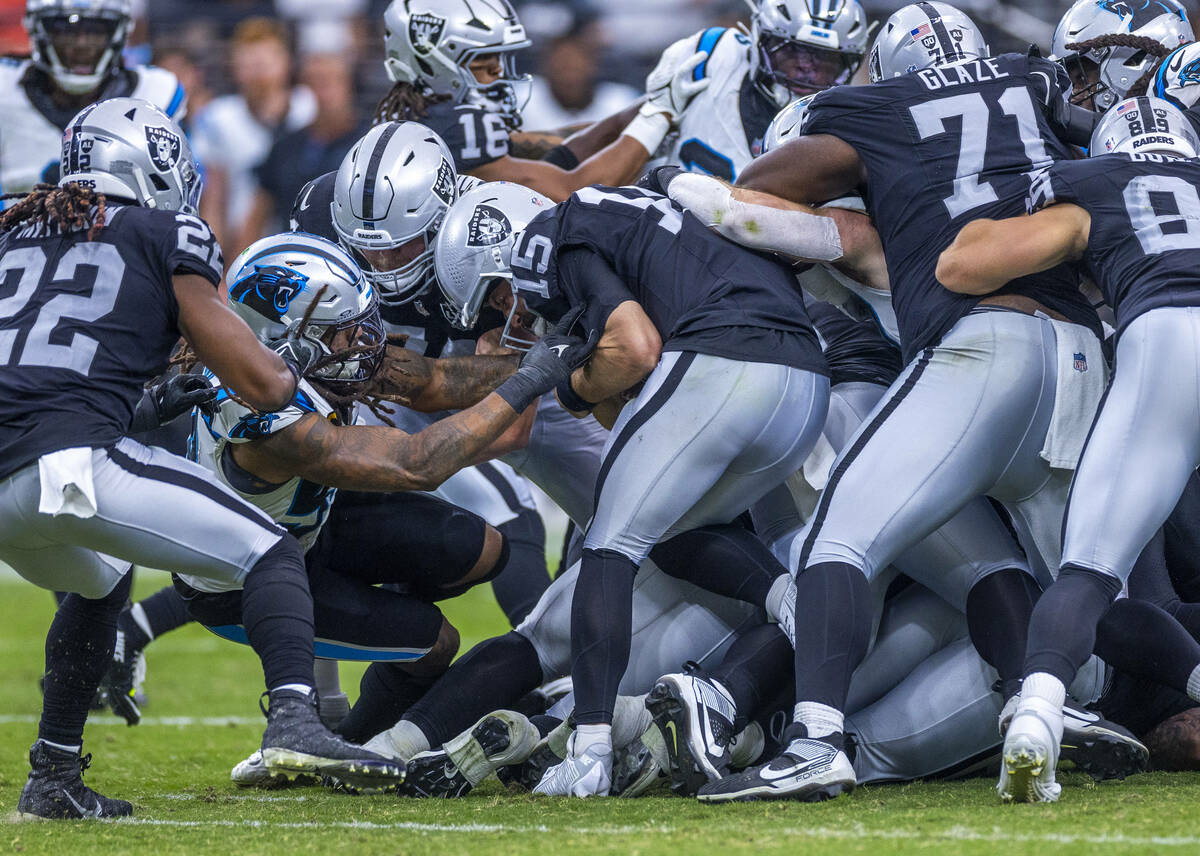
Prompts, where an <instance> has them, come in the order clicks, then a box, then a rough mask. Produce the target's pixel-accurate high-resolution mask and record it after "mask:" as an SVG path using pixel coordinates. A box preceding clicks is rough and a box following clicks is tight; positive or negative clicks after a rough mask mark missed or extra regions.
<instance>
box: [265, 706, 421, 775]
mask: <svg viewBox="0 0 1200 856" xmlns="http://www.w3.org/2000/svg"><path fill="white" fill-rule="evenodd" d="M263 695H268V696H269V698H270V710H269V711H267V710H266V709H265V708H264V713H266V714H267V728H266V731H264V732H263V739H262V757H263V762H264V763H265V764H266V767H267V771H268V772H269V773H271V774H272V775H276V776H286V777H287V778H289V779H294V778H295V777H296V776H299V775H309V776H321V777H324V778H327V779H331V780H333V781H334V782H336V783H340V784H343V785H345V786H346V787H347V788H349V789H356V788H362V789H368V790H377V789H380V788H387V787H391V786H394V785H397V784H399V783H400V782H401V781H403V779H404V766H403V765H402V764H399V763H397V762H396V761H394V760H392V759H390V758H385V757H383V756H382V755H376V754H375V753H374V752H369V751H367V750H366V749H364V748H363V747H361V746H356V745H355V744H353V743H350V742H348V741H346V740H343V739H342V738H340V737H337V736H336V735H334V734H333V733H332V732H330V731H329V729H328V728H326V727H325V726H324V725H323V724H322V723H321V718H320V716H319V715H318V714H317V698H316V693H315V692H312V691H309V692H308V693H298V692H292V691H290V690H277V691H276V692H274V693H270V694H268V693H264V694H263ZM259 704H260V706H261V702H260V703H259Z"/></svg>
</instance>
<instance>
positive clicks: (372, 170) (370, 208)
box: [362, 123, 400, 221]
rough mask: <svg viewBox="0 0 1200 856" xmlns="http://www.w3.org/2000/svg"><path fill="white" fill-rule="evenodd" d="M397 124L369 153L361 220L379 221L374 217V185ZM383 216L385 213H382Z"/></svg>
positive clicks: (381, 136)
mask: <svg viewBox="0 0 1200 856" xmlns="http://www.w3.org/2000/svg"><path fill="white" fill-rule="evenodd" d="M399 127H400V126H399V125H398V124H395V123H393V124H390V125H388V126H387V127H386V128H384V131H383V133H382V134H380V135H379V139H378V140H377V141H376V142H375V150H374V151H373V152H371V159H370V160H369V161H367V177H366V181H365V182H364V183H363V200H362V204H363V219H364V220H368V221H373V220H377V219H379V218H378V217H376V216H375V183H376V181H377V179H378V178H379V166H380V164H382V163H383V154H384V152H386V151H387V147H388V143H390V142H391V141H392V137H394V136H396V131H397V129H399ZM383 213H384V214H385V215H386V214H387V212H386V211H385V212H383Z"/></svg>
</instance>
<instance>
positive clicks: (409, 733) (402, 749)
mask: <svg viewBox="0 0 1200 856" xmlns="http://www.w3.org/2000/svg"><path fill="white" fill-rule="evenodd" d="M388 737H389V738H390V739H391V741H392V746H394V747H395V749H396V754H397V755H399V756H400V757H401V758H403V759H404V760H405V761H407V760H409V759H410V758H412V757H413V756H414V755H419V754H420V753H422V752H428V751H429V750H430V749H432V748H433V744H431V743H430V742H429V739H428V738H427V737H426V736H425V734H424V732H422V731H421V729H420V728H418V727H417V726H416V725H415V724H414V723H412V722H410V721H408V720H407V719H402V720H400V721H399V722H397V723H396V724H395V725H393V726H392V727H391V728H390V729H388ZM437 745H438V746H441V745H442V744H440V743H438V744H437Z"/></svg>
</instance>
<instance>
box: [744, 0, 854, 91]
mask: <svg viewBox="0 0 1200 856" xmlns="http://www.w3.org/2000/svg"><path fill="white" fill-rule="evenodd" d="M746 2H747V3H748V4H749V5H750V10H751V18H750V37H751V39H752V40H753V41H754V49H753V50H752V51H751V54H750V73H751V75H752V79H753V80H754V82H755V84H756V85H757V86H758V88H759V89H761V90H762V92H763V94H764V95H766V96H767V97H768V98H770V99H771V100H772V101H774V102H775V103H776V104H778V105H779V106H780V107H782V106H784V105H785V104H787V103H788V102H789V101H791V100H792V99H793V98H795V97H797V96H799V95H812V94H813V93H816V92H820V91H821V90H822V89H828V88H829V87H830V86H835V85H837V84H839V83H849V82H850V78H852V77H854V72H856V71H857V70H858V67H859V66H860V65H861V64H862V59H863V55H864V54H865V53H866V52H867V43H868V41H869V40H870V37H871V28H870V27H869V26H868V24H867V13H866V11H865V10H864V9H863V7H862V4H860V3H859V2H858V0H746Z"/></svg>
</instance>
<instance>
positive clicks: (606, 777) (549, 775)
mask: <svg viewBox="0 0 1200 856" xmlns="http://www.w3.org/2000/svg"><path fill="white" fill-rule="evenodd" d="M574 742H575V735H574V734H572V735H571V743H572V744H574ZM612 767H613V750H612V747H611V746H605V745H603V744H592V745H591V746H589V747H588V748H587V750H586V751H585V752H584V753H583V754H582V755H578V756H577V755H575V753H574V751H572V752H571V754H570V756H569V757H568V758H567V759H566V760H565V761H563V762H562V763H561V764H555V765H554V766H553V767H551V768H550V769H549V770H547V771H546V773H545V775H543V776H542V780H541V781H540V782H538V784H537V787H536V788H534V789H533V792H534V793H535V794H542V795H544V796H549V797H597V796H598V797H606V796H608V792H609V790H610V789H611V788H612Z"/></svg>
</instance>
